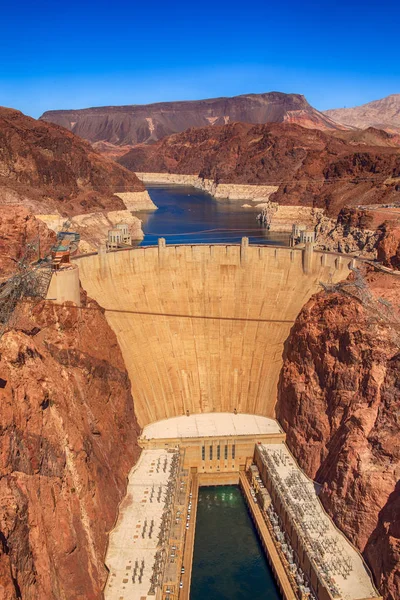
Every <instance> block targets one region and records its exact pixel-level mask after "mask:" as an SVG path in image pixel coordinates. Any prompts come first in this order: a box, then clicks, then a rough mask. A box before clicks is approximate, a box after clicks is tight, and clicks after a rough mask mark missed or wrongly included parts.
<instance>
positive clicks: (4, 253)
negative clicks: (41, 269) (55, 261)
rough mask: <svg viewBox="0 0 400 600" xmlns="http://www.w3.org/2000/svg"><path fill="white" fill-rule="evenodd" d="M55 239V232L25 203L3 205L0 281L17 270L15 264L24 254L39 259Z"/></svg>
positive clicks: (1, 216) (1, 214)
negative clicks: (23, 204) (39, 245)
mask: <svg viewBox="0 0 400 600" xmlns="http://www.w3.org/2000/svg"><path fill="white" fill-rule="evenodd" d="M39 237H40V244H41V247H40V248H38V245H37V240H38V238H39ZM55 241H56V236H55V234H54V233H53V232H52V231H50V230H49V229H48V228H47V227H46V225H45V224H44V223H42V222H41V221H40V220H39V219H36V218H35V217H34V216H33V215H32V213H31V212H30V211H29V210H27V209H26V208H24V207H23V206H1V205H0V282H1V281H2V280H3V279H5V278H6V277H7V276H8V275H10V274H11V273H13V272H14V271H15V270H16V263H17V262H18V261H19V260H20V259H22V258H23V257H25V255H26V258H27V259H28V260H37V259H38V258H39V255H38V253H39V252H40V255H41V257H43V256H44V255H45V254H47V253H48V252H49V250H50V248H51V246H52V245H53V244H54V243H55Z"/></svg>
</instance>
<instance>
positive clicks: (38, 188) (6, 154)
mask: <svg viewBox="0 0 400 600" xmlns="http://www.w3.org/2000/svg"><path fill="white" fill-rule="evenodd" d="M143 190H144V186H143V184H142V183H141V182H140V181H139V180H138V178H137V177H136V176H135V175H134V174H133V173H130V172H129V171H127V170H126V169H124V168H122V167H120V166H119V165H117V164H116V163H115V162H114V161H112V160H109V159H107V158H105V157H104V156H101V155H100V154H98V153H97V152H96V151H95V150H94V149H93V148H92V147H91V146H90V144H89V143H87V142H85V141H84V140H82V139H80V138H79V137H77V136H76V135H73V134H72V133H70V132H69V131H67V130H66V129H64V128H63V127H59V126H58V125H53V124H52V123H45V122H44V121H36V120H35V119H31V118H30V117H27V116H26V115H23V114H22V113H21V112H19V111H16V110H12V109H9V108H3V107H0V204H10V203H12V204H24V205H25V206H28V207H29V208H31V209H33V210H34V212H37V213H43V212H44V213H45V212H54V211H55V210H57V211H59V212H60V213H61V214H63V215H68V216H71V215H75V214H80V213H86V212H93V211H100V210H120V209H124V208H125V205H124V203H123V202H122V200H121V199H120V198H118V197H116V196H114V193H115V192H133V191H143Z"/></svg>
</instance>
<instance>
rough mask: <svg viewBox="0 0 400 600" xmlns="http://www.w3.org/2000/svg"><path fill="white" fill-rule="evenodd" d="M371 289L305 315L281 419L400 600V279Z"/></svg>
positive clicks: (392, 596)
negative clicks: (368, 291) (399, 304)
mask: <svg viewBox="0 0 400 600" xmlns="http://www.w3.org/2000/svg"><path fill="white" fill-rule="evenodd" d="M367 280H368V284H369V289H370V291H371V296H370V297H369V298H368V295H367V296H366V300H365V302H361V301H360V298H362V296H363V292H362V291H360V289H359V288H357V287H354V290H353V291H354V294H353V293H352V292H351V288H346V289H347V291H346V293H326V292H321V293H319V294H317V295H316V296H314V297H313V298H312V299H311V300H310V301H309V302H308V303H307V305H306V306H305V307H304V309H303V310H302V312H301V313H300V315H299V317H298V318H297V321H296V323H295V325H294V327H293V328H292V331H291V334H290V336H289V339H288V341H287V344H286V351H285V356H284V366H283V369H282V373H281V379H280V385H279V396H278V404H277V417H278V419H279V420H280V422H281V424H282V425H283V427H284V429H285V430H286V431H287V435H288V438H287V442H288V444H289V446H290V448H291V450H292V452H293V453H294V455H295V456H296V458H297V459H298V461H299V463H300V465H301V467H302V468H303V469H304V470H305V471H306V473H307V474H308V475H309V476H310V477H312V478H314V479H316V480H317V482H319V483H320V484H321V486H322V489H321V500H322V502H323V504H324V506H325V508H326V509H327V511H328V512H329V514H330V515H331V516H332V518H333V519H334V521H335V522H336V524H337V525H338V526H339V527H340V529H341V530H342V531H343V532H344V533H345V534H346V535H347V536H348V538H349V539H350V540H351V541H352V542H353V543H354V544H355V545H356V546H357V547H358V548H359V549H360V550H361V551H362V552H363V554H364V557H365V559H366V560H367V562H368V564H369V566H370V568H371V570H372V572H373V575H374V578H375V581H376V584H377V585H378V588H379V589H380V591H381V593H382V594H383V596H384V598H385V600H396V599H397V598H399V597H400V487H399V478H400V445H399V429H400V421H399V414H400V387H399V376H400V350H399V346H400V344H399V340H400V337H399V334H400V332H399V323H400V320H399V310H398V308H399V307H398V297H399V292H400V278H396V277H395V276H393V275H383V274H379V275H377V274H374V273H370V274H369V275H368V276H367ZM379 298H383V299H384V300H385V302H382V301H380V300H379ZM388 302H392V303H393V308H390V307H389V306H388V304H387V303H388Z"/></svg>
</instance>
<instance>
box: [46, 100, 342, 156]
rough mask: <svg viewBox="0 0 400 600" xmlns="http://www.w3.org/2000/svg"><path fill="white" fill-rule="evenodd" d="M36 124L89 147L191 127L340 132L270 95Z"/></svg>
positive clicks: (74, 114) (59, 114) (84, 114)
mask: <svg viewBox="0 0 400 600" xmlns="http://www.w3.org/2000/svg"><path fill="white" fill-rule="evenodd" d="M40 119H41V120H42V121H48V122H51V123H56V124H57V125H62V126H63V127H65V128H66V129H69V130H70V131H72V132H73V133H75V134H76V135H78V136H80V137H83V138H85V139H86V140H88V141H90V142H91V143H93V144H95V143H99V142H107V143H110V144H113V145H114V146H123V145H129V146H135V145H137V144H142V143H154V142H156V141H158V140H159V139H162V138H164V137H166V136H168V135H171V134H173V133H180V132H182V131H185V130H186V129H189V128H190V127H206V126H212V125H226V124H228V123H232V122H237V121H240V122H244V123H251V124H263V123H284V122H289V123H296V124H298V125H302V126H303V127H307V128H311V129H322V130H345V129H348V128H347V127H346V126H344V125H341V124H338V123H335V122H334V121H333V120H332V119H331V118H330V117H328V116H326V115H324V114H322V113H321V112H319V111H318V110H316V109H315V108H313V107H312V106H311V105H310V104H309V103H308V102H307V100H306V99H305V97H304V96H302V95H300V94H284V93H282V92H269V93H265V94H244V95H241V96H234V97H232V98H210V99H206V100H189V101H178V102H159V103H156V104H143V105H137V104H136V105H130V106H104V107H98V108H85V109H79V110H51V111H47V112H45V113H44V114H43V115H42V116H41V117H40Z"/></svg>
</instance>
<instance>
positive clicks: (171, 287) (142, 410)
mask: <svg viewBox="0 0 400 600" xmlns="http://www.w3.org/2000/svg"><path fill="white" fill-rule="evenodd" d="M76 263H77V264H78V265H79V273H80V279H81V282H82V285H83V287H84V289H85V290H86V291H87V292H88V294H89V295H90V296H91V297H92V298H94V299H95V300H97V302H98V303H99V304H100V305H101V306H102V307H104V308H105V309H106V317H107V320H108V322H109V323H110V325H111V327H112V328H113V330H114V331H115V333H116V335H117V338H118V341H119V344H120V347H121V349H122V353H123V356H124V360H125V364H126V367H127V370H128V372H129V375H130V380H131V385H132V395H133V398H134V401H135V410H136V414H137V418H138V421H139V423H140V425H141V426H142V427H144V426H145V425H147V424H149V423H152V422H155V421H159V420H161V419H167V418H170V417H176V416H179V415H185V414H194V413H210V412H237V413H250V414H255V415H263V416H266V417H273V416H274V407H275V402H276V394H277V383H278V378H279V373H280V370H281V366H282V352H283V346H284V343H285V340H286V339H287V337H288V334H289V331H290V328H291V327H292V325H293V322H294V320H295V318H296V316H297V315H298V313H299V311H300V310H301V308H302V306H303V305H304V304H305V303H306V302H307V300H308V299H309V298H310V297H311V295H312V294H314V293H316V292H317V291H318V290H319V289H320V282H329V281H332V282H337V281H339V280H341V279H345V278H346V277H347V275H348V274H349V267H350V265H351V263H352V259H351V257H346V256H343V255H342V256H339V255H333V254H326V253H321V252H315V251H313V247H312V244H309V245H307V246H306V248H304V249H302V250H300V249H294V248H286V247H285V248H283V247H272V246H249V245H248V244H247V243H246V239H245V238H244V239H243V241H242V244H241V246H239V245H227V246H225V245H215V246H213V245H200V246H196V245H187V246H166V245H165V242H164V240H162V239H161V240H160V241H159V245H158V247H148V248H137V249H133V250H128V251H119V252H109V253H100V254H97V255H91V256H85V257H82V258H79V259H77V260H76ZM93 334H94V335H95V332H93Z"/></svg>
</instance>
